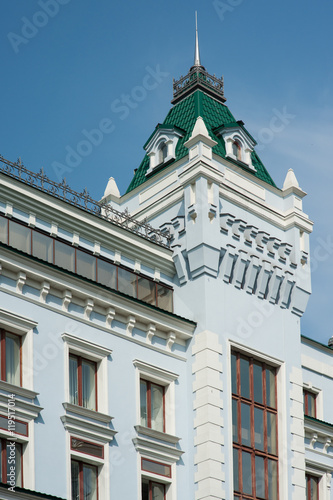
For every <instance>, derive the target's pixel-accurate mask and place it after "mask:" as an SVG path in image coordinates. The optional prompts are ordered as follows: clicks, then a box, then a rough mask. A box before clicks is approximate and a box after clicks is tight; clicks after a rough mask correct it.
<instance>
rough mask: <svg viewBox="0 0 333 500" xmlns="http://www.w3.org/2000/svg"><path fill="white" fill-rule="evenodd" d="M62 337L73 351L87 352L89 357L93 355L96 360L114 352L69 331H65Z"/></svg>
mask: <svg viewBox="0 0 333 500" xmlns="http://www.w3.org/2000/svg"><path fill="white" fill-rule="evenodd" d="M61 338H62V340H63V341H64V342H66V343H67V344H68V346H69V348H70V350H71V352H74V353H75V352H77V353H78V354H81V353H83V354H85V355H86V356H88V357H90V358H91V357H93V359H94V360H95V361H101V360H102V359H103V358H105V357H107V356H110V354H112V351H111V349H107V348H106V347H104V346H101V345H98V344H93V343H92V342H88V340H84V339H81V338H79V337H75V336H74V335H70V334H69V333H63V334H62V335H61Z"/></svg>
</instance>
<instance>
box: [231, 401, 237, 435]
mask: <svg viewBox="0 0 333 500" xmlns="http://www.w3.org/2000/svg"><path fill="white" fill-rule="evenodd" d="M237 406H238V404H237V401H236V399H233V400H232V437H233V441H234V442H235V443H238V414H237Z"/></svg>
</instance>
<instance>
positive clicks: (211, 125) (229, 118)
mask: <svg viewBox="0 0 333 500" xmlns="http://www.w3.org/2000/svg"><path fill="white" fill-rule="evenodd" d="M198 116H201V117H202V119H203V120H204V122H205V125H206V127H207V130H208V133H209V135H210V137H211V138H212V139H213V140H215V141H216V142H217V145H216V146H214V147H213V152H214V153H215V154H217V155H218V156H221V157H222V158H225V155H226V151H225V144H224V140H223V137H217V136H216V135H215V134H214V132H213V130H215V129H217V128H218V127H221V126H226V125H229V124H236V123H237V122H236V120H235V118H234V116H233V115H232V113H231V112H230V110H229V108H228V107H227V106H226V105H225V104H222V103H220V102H218V101H216V100H215V99H213V98H212V97H210V96H208V95H207V94H205V93H204V92H202V91H201V90H196V91H195V92H193V93H192V94H190V95H189V96H187V97H185V98H184V99H183V100H181V101H180V102H178V103H177V104H175V105H174V106H173V107H172V108H171V109H170V111H169V113H168V114H167V116H166V118H165V120H164V122H163V124H162V125H159V126H160V127H163V126H168V127H171V126H172V127H177V128H179V129H182V130H184V131H185V134H184V136H183V137H180V139H179V140H178V143H177V147H176V158H175V160H174V161H177V160H180V159H181V158H184V157H185V156H186V155H187V154H188V149H187V148H186V147H185V146H184V143H185V142H186V141H187V140H188V139H189V138H190V136H191V134H192V130H193V128H194V125H195V122H196V119H197V118H198ZM155 130H156V129H155ZM252 162H253V166H254V167H255V169H256V172H253V173H252V172H251V174H253V175H254V176H255V177H257V178H258V179H261V180H263V181H265V182H267V183H268V184H270V185H271V186H275V183H274V181H273V179H272V178H271V176H270V175H269V173H268V172H267V170H266V168H265V167H264V165H263V163H262V162H261V160H260V158H259V157H258V155H257V154H256V153H255V152H253V153H252ZM236 163H237V162H236ZM239 166H240V167H241V168H243V169H244V170H246V171H247V172H249V170H248V169H247V168H246V167H242V166H241V165H239ZM148 169H149V158H148V156H147V155H146V156H145V157H144V159H143V160H142V162H141V164H140V166H139V168H138V169H137V171H136V173H135V174H134V177H133V179H132V181H131V183H130V185H129V187H128V189H127V191H126V192H127V193H128V192H130V191H132V189H135V188H136V187H137V186H140V185H141V184H142V183H143V182H145V181H146V172H147V170H148ZM158 171H160V169H158ZM151 175H154V172H152V174H151Z"/></svg>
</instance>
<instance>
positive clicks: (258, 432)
mask: <svg viewBox="0 0 333 500" xmlns="http://www.w3.org/2000/svg"><path fill="white" fill-rule="evenodd" d="M254 447H255V448H256V449H257V450H262V451H263V450H264V412H263V410H261V409H260V408H254Z"/></svg>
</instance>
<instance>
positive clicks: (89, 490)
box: [81, 464, 97, 500]
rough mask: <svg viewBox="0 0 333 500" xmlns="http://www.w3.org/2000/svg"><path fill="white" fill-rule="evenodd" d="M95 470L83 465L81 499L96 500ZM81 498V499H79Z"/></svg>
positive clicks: (90, 466)
mask: <svg viewBox="0 0 333 500" xmlns="http://www.w3.org/2000/svg"><path fill="white" fill-rule="evenodd" d="M96 476H97V469H96V467H94V466H93V465H87V464H83V499H84V500H97V477H96ZM81 498H82V497H81Z"/></svg>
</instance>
